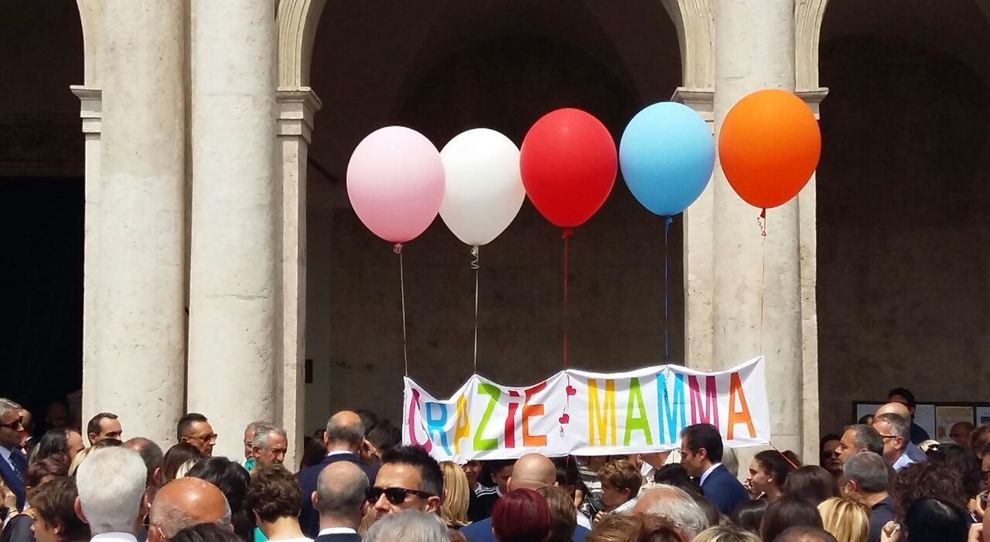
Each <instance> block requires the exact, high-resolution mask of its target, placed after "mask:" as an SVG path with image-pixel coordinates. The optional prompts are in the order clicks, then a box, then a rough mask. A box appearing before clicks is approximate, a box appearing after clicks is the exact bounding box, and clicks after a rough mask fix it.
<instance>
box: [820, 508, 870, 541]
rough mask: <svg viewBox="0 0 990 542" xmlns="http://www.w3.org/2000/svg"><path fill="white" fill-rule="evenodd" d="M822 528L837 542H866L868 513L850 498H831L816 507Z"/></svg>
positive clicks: (868, 523) (868, 524) (868, 527)
mask: <svg viewBox="0 0 990 542" xmlns="http://www.w3.org/2000/svg"><path fill="white" fill-rule="evenodd" d="M818 513H819V514H821V516H822V526H823V527H825V530H826V531H828V532H830V533H832V536H834V537H835V539H836V540H837V541H838V542H866V538H867V537H868V536H869V534H870V511H869V510H867V509H866V506H864V505H863V504H861V503H860V502H859V501H857V500H855V499H852V498H851V497H831V498H828V499H825V502H823V503H821V504H819V505H818Z"/></svg>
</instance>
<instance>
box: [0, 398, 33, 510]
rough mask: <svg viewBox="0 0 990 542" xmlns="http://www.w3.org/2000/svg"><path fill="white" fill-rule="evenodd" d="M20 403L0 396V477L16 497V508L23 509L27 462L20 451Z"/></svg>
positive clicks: (21, 419) (21, 427)
mask: <svg viewBox="0 0 990 542" xmlns="http://www.w3.org/2000/svg"><path fill="white" fill-rule="evenodd" d="M22 421H23V418H22V417H21V405H19V404H17V403H15V402H13V401H11V400H10V399H4V398H2V397H0V478H2V479H3V481H4V483H5V484H7V488H8V489H10V492H11V493H13V494H14V496H15V497H17V510H18V511H21V510H24V501H25V495H26V494H25V492H24V478H25V477H26V476H27V470H28V462H27V458H26V457H24V452H22V451H21V448H20V443H21V434H20V431H21V430H22V429H23V428H24V427H23V426H22V425H21V422H22Z"/></svg>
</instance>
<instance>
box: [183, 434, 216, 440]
mask: <svg viewBox="0 0 990 542" xmlns="http://www.w3.org/2000/svg"><path fill="white" fill-rule="evenodd" d="M219 437H220V435H218V434H216V433H210V434H209V435H202V436H197V435H189V436H187V437H186V438H193V439H196V440H201V441H203V442H216V441H217V438H219Z"/></svg>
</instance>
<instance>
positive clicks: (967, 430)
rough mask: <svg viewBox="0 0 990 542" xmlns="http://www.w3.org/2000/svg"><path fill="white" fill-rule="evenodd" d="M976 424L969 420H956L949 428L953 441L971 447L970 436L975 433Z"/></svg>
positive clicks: (967, 447)
mask: <svg viewBox="0 0 990 542" xmlns="http://www.w3.org/2000/svg"><path fill="white" fill-rule="evenodd" d="M973 429H974V426H973V424H971V423H969V422H956V423H954V424H952V427H950V428H949V438H951V439H952V442H955V443H956V444H958V445H960V446H962V447H963V448H966V449H967V450H968V449H969V437H970V436H971V435H972V434H973Z"/></svg>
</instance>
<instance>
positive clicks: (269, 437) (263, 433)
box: [251, 423, 289, 465]
mask: <svg viewBox="0 0 990 542" xmlns="http://www.w3.org/2000/svg"><path fill="white" fill-rule="evenodd" d="M288 451H289V440H288V439H287V438H286V436H285V429H282V428H281V427H277V426H275V425H272V424H268V423H259V424H257V425H256V426H255V431H254V437H253V438H252V439H251V457H253V458H254V460H255V462H256V463H257V464H258V465H276V464H278V465H281V464H282V461H284V460H285V454H286V452H288Z"/></svg>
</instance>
